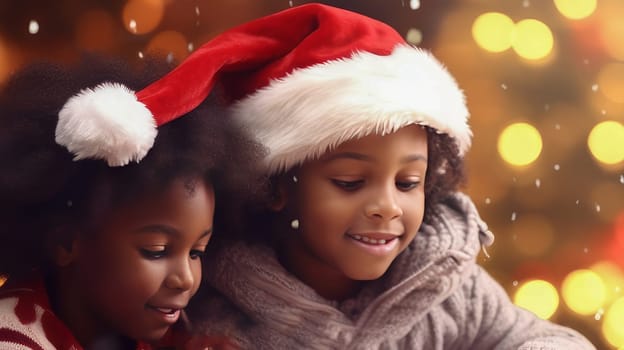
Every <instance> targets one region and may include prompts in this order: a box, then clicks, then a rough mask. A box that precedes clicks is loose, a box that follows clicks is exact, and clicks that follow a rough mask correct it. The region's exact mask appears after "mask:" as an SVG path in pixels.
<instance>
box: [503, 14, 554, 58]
mask: <svg viewBox="0 0 624 350" xmlns="http://www.w3.org/2000/svg"><path fill="white" fill-rule="evenodd" d="M553 45H554V38H553V34H552V32H551V30H550V28H548V26H547V25H546V24H544V23H543V22H540V21H538V20H536V19H523V20H521V21H519V22H518V23H516V26H515V28H514V30H513V32H512V36H511V47H512V48H513V49H514V51H515V52H516V53H517V54H518V56H520V57H522V58H525V59H527V60H540V59H542V58H545V57H546V56H548V55H549V54H550V53H551V52H552V50H553Z"/></svg>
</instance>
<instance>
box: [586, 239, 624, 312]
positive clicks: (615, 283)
mask: <svg viewBox="0 0 624 350" xmlns="http://www.w3.org/2000/svg"><path fill="white" fill-rule="evenodd" d="M623 248H624V246H623ZM589 269H590V270H591V271H593V272H595V273H596V274H597V275H598V276H600V278H601V279H602V281H603V282H604V285H605V287H606V292H607V293H606V298H605V305H609V304H611V303H612V302H613V300H615V299H616V298H617V297H619V296H621V295H622V293H624V271H622V269H620V267H619V266H618V265H616V264H615V263H613V262H611V261H599V262H597V263H595V264H593V265H591V266H590V267H589Z"/></svg>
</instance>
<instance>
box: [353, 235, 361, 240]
mask: <svg viewBox="0 0 624 350" xmlns="http://www.w3.org/2000/svg"><path fill="white" fill-rule="evenodd" d="M353 238H355V239H357V240H360V239H362V236H360V235H353Z"/></svg>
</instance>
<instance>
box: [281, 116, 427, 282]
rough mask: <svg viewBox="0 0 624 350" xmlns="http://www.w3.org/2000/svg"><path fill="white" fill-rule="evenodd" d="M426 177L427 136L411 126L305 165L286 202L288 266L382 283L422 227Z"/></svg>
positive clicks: (358, 142) (347, 146)
mask: <svg viewBox="0 0 624 350" xmlns="http://www.w3.org/2000/svg"><path fill="white" fill-rule="evenodd" d="M426 171H427V135H426V132H425V131H424V130H423V129H422V128H421V127H419V126H415V125H414V126H408V127H404V128H402V129H400V130H399V131H397V132H396V133H393V134H389V135H386V136H379V135H370V136H367V137H364V138H361V139H358V140H352V141H349V142H346V143H344V144H342V145H340V146H339V147H337V148H336V149H335V150H333V151H331V152H328V153H326V154H324V155H323V156H322V157H321V158H320V159H319V160H315V161H310V162H307V163H306V164H304V165H303V166H302V167H301V168H300V169H299V171H297V172H296V177H297V181H296V182H295V183H294V184H292V185H291V186H290V190H289V191H290V192H289V193H287V197H286V198H287V203H286V205H287V206H289V210H288V212H290V213H293V215H294V217H293V219H295V218H296V219H298V220H299V228H298V229H297V230H296V231H297V232H290V233H289V237H291V238H292V239H293V240H295V242H294V244H292V243H293V242H291V244H289V248H287V249H294V250H295V251H290V252H289V253H288V256H290V257H294V258H292V259H296V260H297V261H294V262H293V265H298V267H296V269H297V270H299V271H316V272H318V271H327V272H328V273H332V274H334V275H335V274H336V273H338V274H340V275H343V276H344V277H346V278H347V279H350V280H372V279H376V278H379V277H380V276H382V275H383V274H384V273H385V272H386V270H387V269H388V267H389V266H390V264H391V263H392V261H393V260H394V259H395V258H396V256H397V255H398V254H399V253H400V252H402V251H403V250H404V249H405V248H406V247H407V245H408V244H409V243H410V241H411V240H412V239H413V238H414V236H415V235H416V232H417V231H418V228H419V227H420V224H421V223H422V219H423V213H424V205H425V196H424V181H425V174H426ZM293 181H294V180H293ZM302 264H303V265H306V266H301V265H302ZM304 273H305V272H304ZM312 274H314V273H312ZM316 275H319V274H318V273H316ZM320 275H321V276H322V275H323V274H322V273H321V274H320ZM306 278H308V280H309V279H310V278H312V279H313V277H310V276H307V277H306Z"/></svg>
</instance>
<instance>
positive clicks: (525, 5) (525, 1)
mask: <svg viewBox="0 0 624 350" xmlns="http://www.w3.org/2000/svg"><path fill="white" fill-rule="evenodd" d="M529 6H531V2H530V1H529V0H523V1H522V7H529Z"/></svg>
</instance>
